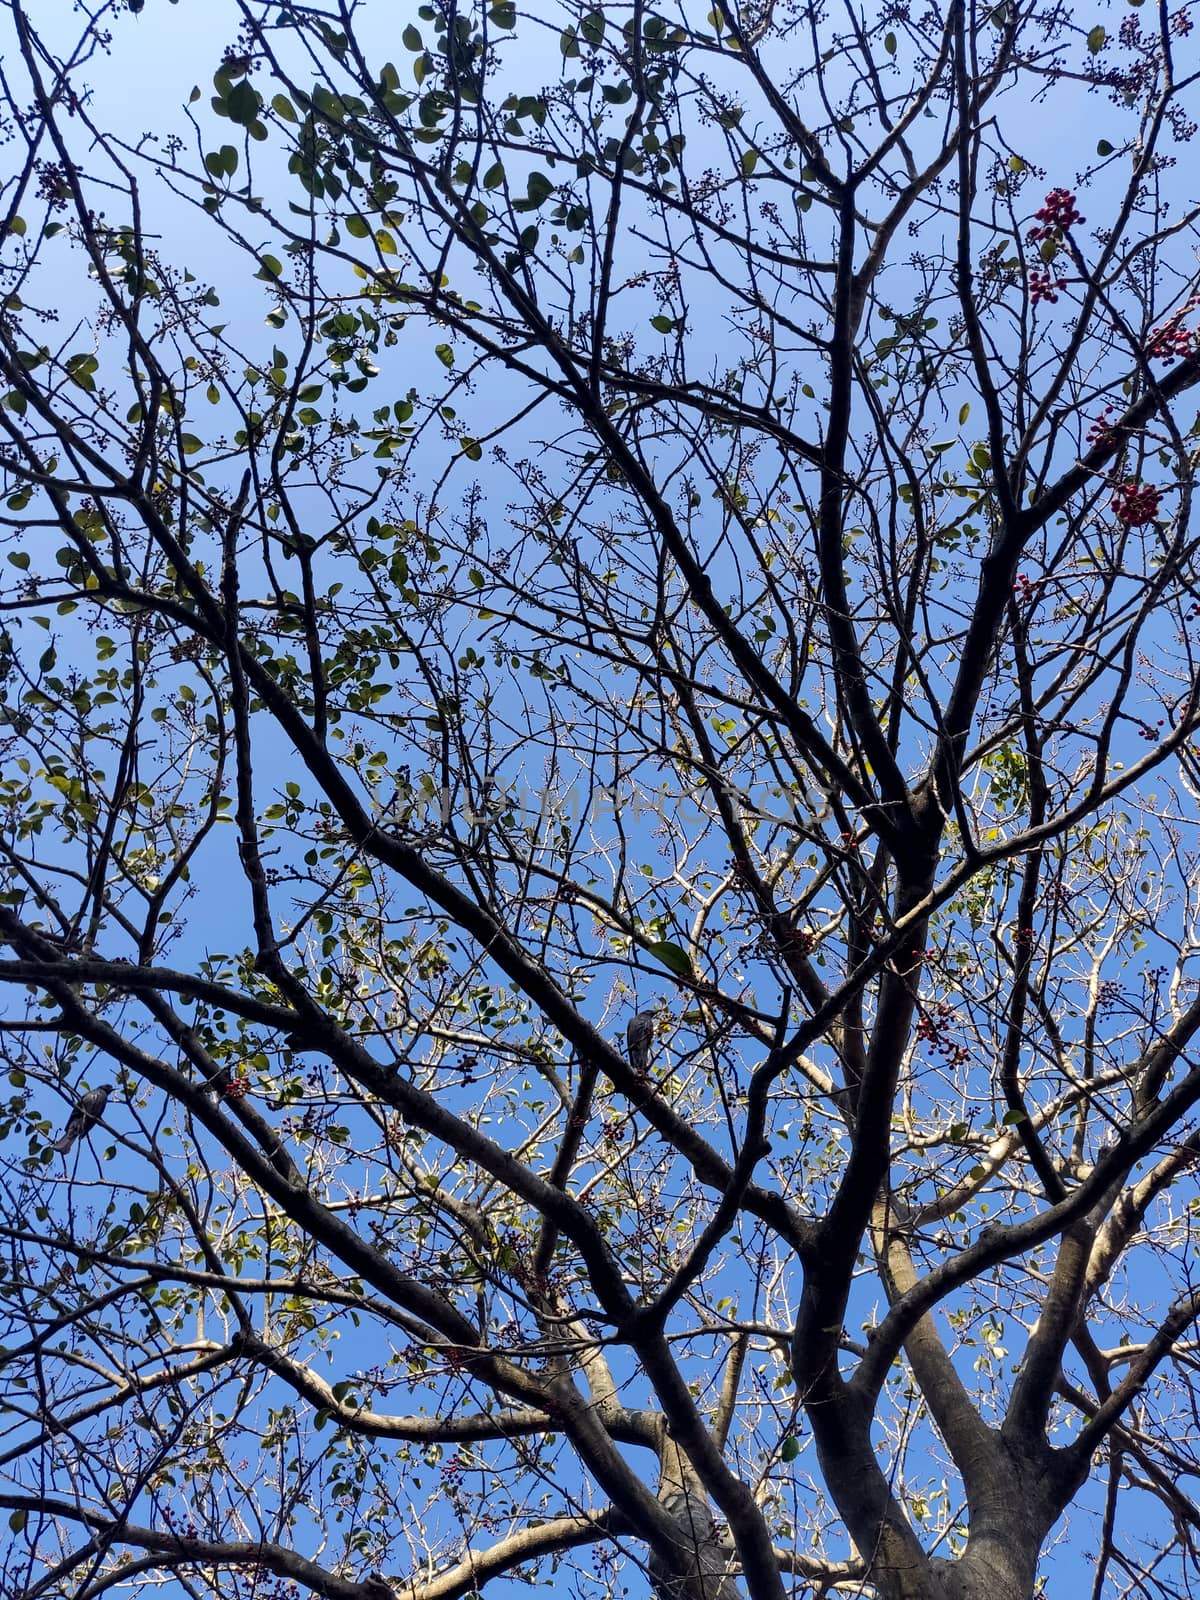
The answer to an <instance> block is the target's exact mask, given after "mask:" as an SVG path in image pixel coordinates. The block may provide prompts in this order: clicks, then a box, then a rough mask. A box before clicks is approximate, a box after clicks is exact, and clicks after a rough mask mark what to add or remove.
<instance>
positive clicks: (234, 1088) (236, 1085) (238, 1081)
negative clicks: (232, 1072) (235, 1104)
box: [221, 1078, 250, 1100]
mask: <svg viewBox="0 0 1200 1600" xmlns="http://www.w3.org/2000/svg"><path fill="white" fill-rule="evenodd" d="M221 1092H222V1094H223V1095H224V1096H225V1098H226V1100H244V1099H245V1098H246V1096H247V1095H248V1094H249V1093H250V1085H249V1083H248V1082H247V1080H246V1079H245V1078H230V1079H229V1080H228V1082H227V1083H226V1084H225V1087H224V1089H223V1090H222V1091H221Z"/></svg>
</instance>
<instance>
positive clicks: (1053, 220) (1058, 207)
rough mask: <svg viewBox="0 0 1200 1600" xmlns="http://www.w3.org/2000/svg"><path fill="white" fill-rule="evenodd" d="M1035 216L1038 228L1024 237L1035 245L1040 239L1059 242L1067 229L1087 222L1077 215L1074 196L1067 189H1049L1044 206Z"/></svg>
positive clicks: (1031, 230)
mask: <svg viewBox="0 0 1200 1600" xmlns="http://www.w3.org/2000/svg"><path fill="white" fill-rule="evenodd" d="M1035 215H1036V217H1037V220H1038V223H1039V226H1038V227H1036V228H1030V230H1029V232H1028V233H1027V234H1026V235H1025V237H1026V238H1027V239H1028V240H1029V242H1030V244H1037V243H1038V241H1039V240H1041V239H1057V240H1059V241H1060V242H1061V240H1062V238H1063V236H1064V234H1066V233H1067V232H1068V230H1069V229H1071V228H1075V227H1078V226H1079V224H1080V223H1082V222H1086V221H1087V218H1086V217H1081V216H1080V215H1079V211H1078V208H1077V207H1076V205H1075V196H1074V195H1073V194H1072V193H1071V191H1070V190H1069V189H1051V191H1050V193H1049V194H1048V195H1047V196H1046V203H1045V205H1044V206H1043V207H1042V209H1041V210H1040V211H1038V212H1036V213H1035Z"/></svg>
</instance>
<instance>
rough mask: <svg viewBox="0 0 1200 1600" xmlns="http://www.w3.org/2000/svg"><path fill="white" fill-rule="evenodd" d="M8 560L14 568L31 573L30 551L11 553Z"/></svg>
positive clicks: (14, 551)
mask: <svg viewBox="0 0 1200 1600" xmlns="http://www.w3.org/2000/svg"><path fill="white" fill-rule="evenodd" d="M8 559H9V560H10V561H11V562H12V564H13V566H14V567H18V568H19V569H20V570H21V571H22V572H28V571H29V552H28V550H13V551H11V552H10V554H9V557H8Z"/></svg>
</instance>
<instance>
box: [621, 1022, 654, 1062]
mask: <svg viewBox="0 0 1200 1600" xmlns="http://www.w3.org/2000/svg"><path fill="white" fill-rule="evenodd" d="M653 1043H654V1013H653V1011H639V1012H638V1014H637V1016H636V1017H631V1018H630V1021H629V1026H628V1027H627V1028H626V1030H625V1053H626V1054H627V1056H628V1057H629V1065H630V1066H631V1067H632V1068H633V1070H634V1071H635V1072H645V1070H646V1068H647V1066H648V1065H649V1064H650V1046H651V1045H652V1044H653Z"/></svg>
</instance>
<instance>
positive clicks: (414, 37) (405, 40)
mask: <svg viewBox="0 0 1200 1600" xmlns="http://www.w3.org/2000/svg"><path fill="white" fill-rule="evenodd" d="M400 40H401V43H402V44H403V45H404V48H405V49H406V50H424V48H425V42H424V40H423V39H422V38H421V35H420V33H419V32H418V30H417V29H416V28H414V27H413V25H412V23H411V22H410V23H409V25H408V27H407V28H405V30H404V32H403V33H402V34H401V35H400Z"/></svg>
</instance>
